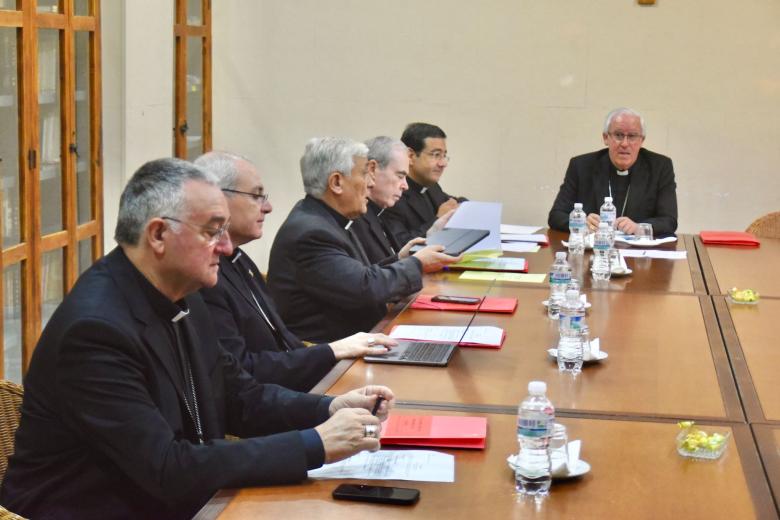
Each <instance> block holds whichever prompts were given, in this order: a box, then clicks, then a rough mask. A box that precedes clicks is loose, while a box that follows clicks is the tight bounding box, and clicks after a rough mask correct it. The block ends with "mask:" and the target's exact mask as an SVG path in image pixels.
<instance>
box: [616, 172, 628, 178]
mask: <svg viewBox="0 0 780 520" xmlns="http://www.w3.org/2000/svg"><path fill="white" fill-rule="evenodd" d="M615 173H617V174H618V176H619V177H625V176H627V175H628V174H629V173H630V172H629V171H628V170H615Z"/></svg>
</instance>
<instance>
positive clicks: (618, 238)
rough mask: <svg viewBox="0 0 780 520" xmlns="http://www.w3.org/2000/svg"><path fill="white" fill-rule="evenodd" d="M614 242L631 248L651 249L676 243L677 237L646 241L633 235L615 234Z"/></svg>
mask: <svg viewBox="0 0 780 520" xmlns="http://www.w3.org/2000/svg"><path fill="white" fill-rule="evenodd" d="M615 242H622V243H624V244H628V245H630V246H633V247H653V246H657V245H660V244H668V243H670V242H677V237H666V238H655V239H653V240H647V239H646V238H637V237H635V236H634V235H625V234H623V235H618V234H615Z"/></svg>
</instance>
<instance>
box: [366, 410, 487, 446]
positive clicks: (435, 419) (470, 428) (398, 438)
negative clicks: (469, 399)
mask: <svg viewBox="0 0 780 520" xmlns="http://www.w3.org/2000/svg"><path fill="white" fill-rule="evenodd" d="M486 438H487V419H486V418H485V417H459V416H451V415H391V416H390V417H389V418H388V419H387V421H385V422H384V423H382V437H381V441H382V444H395V445H401V446H435V447H439V448H471V449H484V448H485V439H486Z"/></svg>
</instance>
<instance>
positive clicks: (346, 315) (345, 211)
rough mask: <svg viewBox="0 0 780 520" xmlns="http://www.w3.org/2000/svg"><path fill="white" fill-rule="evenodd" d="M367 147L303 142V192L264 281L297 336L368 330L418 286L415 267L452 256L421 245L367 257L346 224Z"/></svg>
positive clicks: (354, 211)
mask: <svg viewBox="0 0 780 520" xmlns="http://www.w3.org/2000/svg"><path fill="white" fill-rule="evenodd" d="M367 155H368V148H367V147H366V145H364V144H363V143H359V142H356V141H353V140H351V139H340V138H329V137H326V138H318V139H312V140H311V141H309V143H308V144H307V145H306V150H305V151H304V154H303V157H301V174H302V176H303V185H304V189H305V190H306V197H305V198H304V199H303V200H301V201H299V202H298V203H297V204H296V205H295V207H294V208H293V209H292V211H291V212H290V214H289V215H288V217H287V219H286V220H285V222H284V224H282V227H281V228H280V229H279V231H278V232H277V234H276V237H275V239H274V243H273V246H272V247H271V257H270V262H269V272H268V286H269V288H270V289H271V293H272V294H273V296H274V300H275V301H276V304H277V306H278V307H279V312H280V314H281V316H282V318H283V319H284V322H285V323H286V324H287V326H288V327H289V328H290V330H292V331H293V332H294V333H295V334H296V335H297V336H298V337H300V338H302V339H306V340H309V341H314V342H323V341H330V340H333V339H335V338H341V337H344V336H347V335H349V334H353V333H355V332H358V331H361V330H370V329H371V328H372V327H373V326H374V325H375V324H376V323H377V322H378V321H379V320H380V319H381V318H382V317H383V316H384V315H385V314H386V312H387V306H386V304H387V303H388V302H390V301H393V300H395V299H398V298H401V297H404V296H407V295H409V294H411V293H414V292H416V291H419V290H420V289H421V288H422V273H423V271H426V272H428V271H433V270H436V269H441V267H442V266H443V265H444V264H446V263H449V262H452V261H453V260H455V259H453V258H452V257H450V256H447V255H444V254H443V253H441V252H440V251H441V249H442V248H441V247H439V246H429V247H427V248H425V249H423V250H422V251H420V252H419V253H417V254H416V255H415V256H412V257H407V258H404V259H403V260H399V261H397V262H394V263H391V264H389V265H383V266H382V265H377V264H373V263H372V262H371V261H370V260H369V259H368V257H367V256H366V253H365V250H364V249H363V246H362V244H361V243H360V240H359V239H358V238H357V236H356V235H355V234H354V233H353V232H352V230H351V229H350V228H351V226H352V221H353V220H354V219H357V218H359V217H360V216H361V215H363V214H364V213H365V212H366V210H367V206H366V204H367V196H368V191H367V190H368V188H369V187H370V186H371V185H373V180H372V178H371V175H370V174H369V172H368V160H367Z"/></svg>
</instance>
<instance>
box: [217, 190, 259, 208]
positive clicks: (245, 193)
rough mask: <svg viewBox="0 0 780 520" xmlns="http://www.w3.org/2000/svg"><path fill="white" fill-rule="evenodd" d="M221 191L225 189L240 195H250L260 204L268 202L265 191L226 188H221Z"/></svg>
mask: <svg viewBox="0 0 780 520" xmlns="http://www.w3.org/2000/svg"><path fill="white" fill-rule="evenodd" d="M222 191H226V192H228V193H239V194H241V195H246V196H247V197H252V200H254V201H255V202H257V203H258V204H260V205H261V206H262V205H263V204H265V203H266V202H268V194H267V193H252V192H251V191H241V190H230V189H228V188H222Z"/></svg>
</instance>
